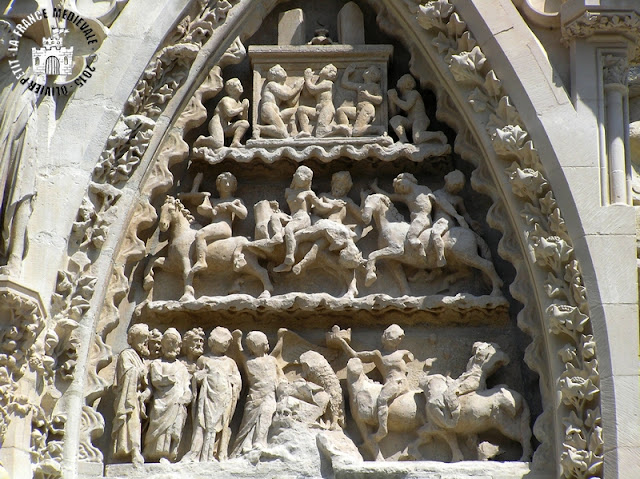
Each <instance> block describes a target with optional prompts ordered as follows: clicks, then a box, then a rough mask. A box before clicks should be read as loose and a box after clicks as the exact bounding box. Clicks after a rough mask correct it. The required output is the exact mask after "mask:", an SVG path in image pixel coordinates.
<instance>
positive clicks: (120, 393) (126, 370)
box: [111, 324, 151, 465]
mask: <svg viewBox="0 0 640 479" xmlns="http://www.w3.org/2000/svg"><path fill="white" fill-rule="evenodd" d="M148 340H149V327H148V326H147V325H146V324H134V325H133V326H131V328H130V329H129V332H128V333H127V342H128V343H129V346H130V347H129V348H127V349H125V350H123V351H122V352H121V353H120V355H119V356H118V361H117V362H116V372H115V378H114V381H113V391H114V395H115V414H114V418H113V430H112V432H111V437H112V440H113V457H114V458H115V459H122V460H126V459H129V458H131V462H133V464H136V465H140V464H142V463H144V458H143V457H142V454H141V453H140V451H141V446H142V420H143V419H145V418H146V414H145V406H144V403H145V401H146V400H147V399H148V397H149V395H150V393H151V391H150V390H149V388H148V384H147V368H146V366H145V364H144V361H143V358H144V357H146V356H147V355H148V354H149V349H148V347H147V341H148Z"/></svg>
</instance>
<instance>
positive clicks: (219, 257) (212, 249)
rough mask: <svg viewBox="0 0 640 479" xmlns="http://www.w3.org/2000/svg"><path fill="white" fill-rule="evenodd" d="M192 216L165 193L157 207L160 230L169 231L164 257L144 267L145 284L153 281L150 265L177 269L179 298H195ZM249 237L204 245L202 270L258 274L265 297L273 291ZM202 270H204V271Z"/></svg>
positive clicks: (221, 240) (235, 237) (179, 203)
mask: <svg viewBox="0 0 640 479" xmlns="http://www.w3.org/2000/svg"><path fill="white" fill-rule="evenodd" d="M196 225H197V223H195V224H194V219H193V216H191V214H190V213H189V211H188V210H187V209H186V208H185V207H184V205H183V204H182V202H180V200H178V199H176V198H174V197H173V196H167V199H166V201H165V202H164V205H162V208H161V209H160V221H159V226H160V231H162V232H167V231H168V233H169V245H168V250H167V255H166V257H161V258H157V259H156V260H155V261H153V262H152V263H151V264H150V265H149V266H148V267H147V274H146V277H145V284H146V285H148V284H150V283H152V281H153V279H152V278H153V268H154V267H155V266H160V267H162V269H164V270H165V271H169V272H174V273H180V274H181V275H182V280H183V284H184V294H183V295H182V297H181V298H180V301H188V300H191V299H193V298H194V289H193V277H194V273H193V271H192V264H191V254H192V249H193V244H194V240H195V237H196V232H197V230H198V228H197V227H196ZM248 243H249V240H248V239H247V238H245V237H244V236H232V237H231V238H225V239H219V240H216V241H214V242H212V243H211V244H209V245H208V246H207V257H206V258H207V268H206V270H204V271H207V272H211V271H212V270H213V271H228V270H229V269H232V270H233V271H235V272H237V273H241V274H248V275H250V276H253V277H255V278H257V279H258V280H259V281H260V282H261V283H262V287H263V291H262V294H260V298H268V297H269V296H271V292H273V284H271V280H270V279H269V274H268V272H267V270H266V269H264V268H263V267H262V266H260V264H259V263H258V258H257V256H256V254H255V253H253V252H251V251H249V250H248V249H246V248H245V246H246V245H247V244H248ZM204 271H203V272H204Z"/></svg>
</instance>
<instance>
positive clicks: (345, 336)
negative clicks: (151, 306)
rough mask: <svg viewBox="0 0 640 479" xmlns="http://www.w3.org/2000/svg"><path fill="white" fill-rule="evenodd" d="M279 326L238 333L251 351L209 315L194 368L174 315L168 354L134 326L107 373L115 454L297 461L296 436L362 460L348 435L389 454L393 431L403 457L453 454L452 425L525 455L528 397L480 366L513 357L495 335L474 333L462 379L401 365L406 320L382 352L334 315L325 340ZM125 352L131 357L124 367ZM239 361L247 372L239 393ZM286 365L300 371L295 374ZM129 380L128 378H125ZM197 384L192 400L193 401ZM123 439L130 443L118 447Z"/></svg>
mask: <svg viewBox="0 0 640 479" xmlns="http://www.w3.org/2000/svg"><path fill="white" fill-rule="evenodd" d="M185 335H186V333H185ZM277 336H278V341H277V344H276V346H275V347H274V348H273V350H272V351H271V353H269V349H270V348H269V342H268V339H267V336H266V335H265V334H264V333H263V332H261V331H251V332H250V333H248V334H247V336H246V339H245V341H246V346H247V348H248V350H249V354H246V353H245V352H244V348H243V345H242V332H241V331H240V330H236V331H234V332H233V334H232V333H230V332H229V330H228V329H226V328H224V327H220V326H218V327H215V328H214V329H213V330H212V331H211V333H210V335H209V348H210V353H209V354H206V355H203V356H200V357H199V358H198V359H197V360H196V367H195V369H193V368H189V365H193V361H192V360H189V359H188V358H184V359H178V355H179V351H180V344H181V341H180V333H179V332H178V331H177V330H176V329H174V328H171V327H170V328H168V329H167V330H166V331H165V332H164V333H163V335H162V346H161V347H162V354H163V357H162V358H157V359H153V360H149V359H148V357H149V353H150V352H149V349H148V338H149V328H148V326H147V325H146V324H144V323H137V324H135V325H133V326H131V328H130V329H129V338H130V342H131V344H132V348H129V349H125V350H124V351H123V352H121V353H120V356H119V359H118V364H119V366H118V367H117V368H116V378H115V380H114V385H113V388H114V390H117V391H119V393H118V394H119V396H118V397H120V399H119V400H117V401H116V403H115V404H114V409H115V413H116V416H115V417H116V418H122V417H126V418H127V423H126V425H125V426H124V428H123V427H122V424H123V423H122V421H119V422H118V425H116V424H114V430H113V435H114V439H116V438H117V440H116V442H114V452H115V451H116V450H120V452H122V454H120V455H118V456H114V457H113V459H124V461H125V462H129V461H131V462H133V464H134V465H136V467H138V468H140V467H142V460H143V459H142V457H141V456H140V452H139V449H140V447H141V446H142V450H143V451H144V458H145V459H147V460H148V461H152V462H158V461H159V462H161V463H166V462H176V461H180V462H183V463H185V462H194V461H195V462H211V461H226V460H237V459H239V458H242V459H244V460H247V461H249V462H251V463H253V464H256V463H258V462H260V461H270V460H273V459H276V458H277V459H281V460H284V461H296V460H297V458H296V456H295V451H296V450H298V449H299V448H303V449H304V448H313V449H314V450H317V448H320V449H321V450H323V451H324V452H325V453H327V454H328V455H329V456H330V457H332V458H334V459H335V458H340V457H342V460H348V461H352V462H353V461H355V462H357V461H360V460H362V458H361V456H360V453H359V452H358V450H357V448H356V446H355V443H358V442H360V441H364V444H363V447H364V449H365V451H366V453H367V454H369V455H371V456H372V457H371V458H372V459H374V460H376V461H385V460H389V458H390V457H391V456H386V455H385V454H383V452H382V449H381V447H385V448H387V446H386V443H387V442H388V441H392V442H395V443H398V442H400V443H401V447H400V455H401V457H403V458H405V459H413V460H416V459H421V458H422V457H423V452H422V449H421V448H422V447H424V446H425V444H427V445H428V444H430V443H431V442H433V441H434V440H438V439H440V440H441V441H443V442H444V443H446V444H448V445H449V446H450V447H451V460H452V461H460V460H463V459H465V458H466V457H465V456H464V455H463V453H462V452H461V450H460V447H459V446H458V436H459V435H464V434H467V433H468V432H470V431H471V433H472V434H474V435H475V436H474V438H475V439H472V440H471V442H473V447H472V448H471V449H472V450H473V451H475V452H476V454H477V456H478V458H480V459H485V460H486V459H489V458H491V457H493V456H492V455H491V454H493V455H495V454H497V453H498V452H499V451H500V445H499V444H490V443H486V442H480V441H479V440H478V439H477V437H478V435H479V434H481V433H483V432H486V431H489V430H491V429H496V430H498V431H499V432H500V433H501V434H502V435H503V436H504V437H505V438H508V439H511V440H513V441H516V442H518V443H519V444H520V446H521V449H522V459H521V460H523V461H526V460H529V458H530V455H531V429H530V425H529V409H528V406H527V403H526V401H525V400H524V398H523V397H522V396H521V395H520V394H519V393H518V392H516V391H513V390H511V389H509V388H508V387H507V386H505V385H500V386H496V387H493V388H490V389H488V388H487V386H486V380H487V378H488V377H490V376H491V375H493V374H494V373H495V372H496V371H497V370H498V369H499V368H500V367H501V366H503V365H505V364H507V363H508V362H509V358H508V356H507V355H506V354H505V353H504V352H503V351H502V350H501V349H500V347H499V346H498V345H497V344H495V343H485V342H476V343H475V344H474V345H473V348H472V354H473V356H472V357H471V359H470V360H469V362H468V364H467V367H466V371H465V372H463V373H462V375H461V376H460V377H458V378H457V379H452V378H451V377H450V376H449V375H441V374H429V373H427V372H421V373H419V377H418V378H415V377H409V376H408V374H407V367H408V365H409V364H411V363H414V364H415V363H416V362H418V363H421V361H419V360H417V359H416V358H415V357H414V355H413V353H412V352H411V351H409V350H405V349H400V348H399V346H400V343H401V342H402V340H403V338H404V331H403V330H402V328H400V327H399V326H398V325H396V324H393V325H391V326H389V327H388V328H386V330H385V331H384V333H383V335H382V344H383V347H384V352H381V351H379V350H373V351H360V352H357V351H355V350H354V349H353V348H352V347H351V346H350V343H351V330H350V329H349V330H341V329H340V328H339V327H338V326H334V327H333V329H332V330H331V331H330V332H328V333H327V334H326V345H327V347H326V348H325V347H323V346H318V345H316V344H313V343H310V342H308V341H306V340H305V339H303V338H301V337H299V336H298V335H297V334H295V333H292V332H291V331H287V330H285V329H280V330H279V331H278V334H277ZM142 356H145V360H143V359H142ZM349 358H350V359H349ZM347 359H348V362H347V361H346V360H347ZM129 360H132V363H133V366H132V368H131V369H129V370H126V371H125V370H124V369H123V368H124V366H125V363H126V362H127V361H129ZM433 361H434V358H431V359H427V360H426V361H425V362H424V366H425V367H426V368H429V367H430V366H431V364H433ZM345 362H346V363H347V365H346V388H345V389H344V390H343V386H342V385H341V382H340V380H339V379H338V375H337V373H336V369H337V370H342V371H344V369H340V366H337V365H339V364H342V365H343V366H342V368H344V364H345ZM366 363H372V365H373V366H374V370H375V369H377V370H378V371H379V372H380V373H381V374H382V377H383V379H384V383H383V384H380V383H378V382H376V381H374V380H373V379H370V378H369V377H368V376H367V373H366V372H365V364H366ZM283 368H287V370H288V371H289V373H287V374H285V372H284V369H283ZM291 368H293V369H291ZM189 369H191V370H192V371H193V372H192V373H190V372H189ZM370 369H371V368H368V369H367V370H370ZM240 370H242V371H243V372H244V377H245V378H246V381H247V383H248V384H247V390H246V392H245V393H244V395H241V391H242V390H243V388H242V381H243V379H242V378H241V375H240ZM292 371H297V373H296V374H294V375H292ZM373 372H375V371H373ZM373 372H371V373H370V374H373ZM341 374H344V373H341ZM343 377H344V376H343ZM145 381H146V382H145ZM126 382H130V388H129V389H127V388H126ZM345 393H348V396H349V400H350V413H349V414H346V413H345V408H344V400H343V396H344V395H345ZM192 394H193V395H194V404H195V407H193V408H191V409H190V410H188V409H187V404H189V403H190V402H191V399H192V397H191V396H192ZM128 395H130V398H129V397H126V399H127V400H125V396H128ZM239 401H242V402H243V403H244V411H243V413H242V421H241V422H240V423H239V425H238V424H237V423H236V425H235V426H233V427H232V426H231V420H232V418H233V417H234V412H235V408H236V405H237V404H238V402H239ZM146 404H149V405H150V412H149V420H148V424H149V425H148V429H147V432H146V434H145V435H144V438H142V435H141V432H142V428H143V425H144V422H145V414H144V412H145V410H146V409H145V405H146ZM132 411H137V412H133V413H132ZM187 413H188V414H189V415H190V416H191V419H192V422H193V424H194V429H193V433H192V437H191V443H190V446H189V449H188V451H187V452H186V453H181V452H180V453H179V452H178V451H179V450H183V449H179V448H178V444H179V443H180V441H181V440H183V439H184V438H185V429H186V428H185V425H186V424H187V419H188V418H187ZM349 417H351V418H353V420H354V421H355V422H356V425H357V430H358V433H359V434H360V435H361V436H362V437H361V438H358V437H356V436H354V433H353V432H349V431H348V430H347V429H345V428H346V426H347V420H348V419H349ZM116 427H118V428H117V429H116ZM395 433H401V435H398V434H395ZM356 434H357V433H356ZM394 434H395V435H394ZM121 436H122V439H123V441H120V439H121ZM391 436H393V437H391ZM231 439H233V445H231V444H232V442H230V440H231ZM141 441H142V444H141ZM354 441H356V442H355V443H354ZM467 442H469V441H467ZM316 443H317V444H319V445H316ZM125 445H126V447H128V448H129V449H126V450H125V449H123V447H124V446H125ZM340 446H343V447H344V450H343V452H342V454H339V453H337V452H335V449H336V448H337V447H340ZM385 450H388V449H385ZM332 451H333V452H332ZM487 451H490V453H488V452H487ZM491 451H492V452H491ZM345 457H346V459H345ZM393 457H394V458H395V457H396V455H393ZM235 458H237V459H235ZM119 470H123V469H119Z"/></svg>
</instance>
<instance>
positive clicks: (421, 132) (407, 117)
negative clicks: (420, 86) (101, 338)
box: [388, 73, 447, 145]
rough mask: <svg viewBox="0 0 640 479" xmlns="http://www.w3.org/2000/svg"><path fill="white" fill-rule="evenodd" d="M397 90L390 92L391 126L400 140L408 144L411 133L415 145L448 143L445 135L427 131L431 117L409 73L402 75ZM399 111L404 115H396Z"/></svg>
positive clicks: (393, 89)
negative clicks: (408, 134)
mask: <svg viewBox="0 0 640 479" xmlns="http://www.w3.org/2000/svg"><path fill="white" fill-rule="evenodd" d="M396 87H397V90H396V89H395V88H392V89H391V90H389V92H388V98H389V111H390V113H391V114H392V115H395V116H393V117H391V119H390V120H389V124H390V125H391V128H393V131H395V132H396V135H398V140H399V141H400V142H402V143H408V142H409V139H408V137H407V132H408V131H411V137H412V139H413V143H415V144H416V145H417V144H420V143H426V142H428V141H432V140H439V141H441V142H443V143H445V142H446V141H447V138H446V136H445V135H444V133H442V132H440V131H438V132H432V131H427V128H428V127H429V123H430V122H429V117H428V116H427V111H426V109H425V107H424V101H423V100H422V95H421V94H420V92H418V90H416V81H415V80H414V79H413V77H412V76H411V75H409V74H408V73H407V74H406V75H402V76H401V77H400V79H399V80H398V82H397V83H396ZM398 110H400V112H402V113H404V114H396V113H398Z"/></svg>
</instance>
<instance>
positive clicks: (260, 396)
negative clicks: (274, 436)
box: [232, 330, 286, 457]
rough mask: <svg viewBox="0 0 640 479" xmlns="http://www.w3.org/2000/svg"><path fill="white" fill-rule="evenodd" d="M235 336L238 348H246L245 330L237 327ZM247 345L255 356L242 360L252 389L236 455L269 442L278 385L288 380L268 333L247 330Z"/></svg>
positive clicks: (237, 439) (234, 448) (234, 453)
mask: <svg viewBox="0 0 640 479" xmlns="http://www.w3.org/2000/svg"><path fill="white" fill-rule="evenodd" d="M233 336H234V338H235V340H236V342H237V347H238V349H239V350H240V351H242V346H241V344H240V339H241V337H242V333H241V332H240V331H238V330H236V331H234V332H233ZM247 347H248V348H249V351H250V352H251V356H250V357H249V358H247V357H246V356H244V354H241V355H240V361H241V362H242V365H243V367H244V370H245V372H246V374H247V380H248V382H249V392H248V394H247V402H246V405H245V409H244V415H243V416H242V423H241V424H240V430H239V431H238V436H237V437H236V441H235V444H234V446H233V453H232V457H235V456H238V455H241V454H244V453H247V452H249V451H251V450H252V449H255V448H258V449H262V448H264V447H265V446H266V445H267V436H268V434H269V427H270V426H271V422H272V421H273V414H274V413H275V412H276V389H277V387H278V385H279V384H280V383H281V382H283V381H286V378H285V376H284V373H283V372H282V369H280V366H279V365H278V362H277V360H276V358H274V357H273V356H270V355H269V354H267V353H268V352H269V341H268V340H267V336H266V335H265V334H264V333H262V332H260V331H251V332H250V333H249V334H247Z"/></svg>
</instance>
